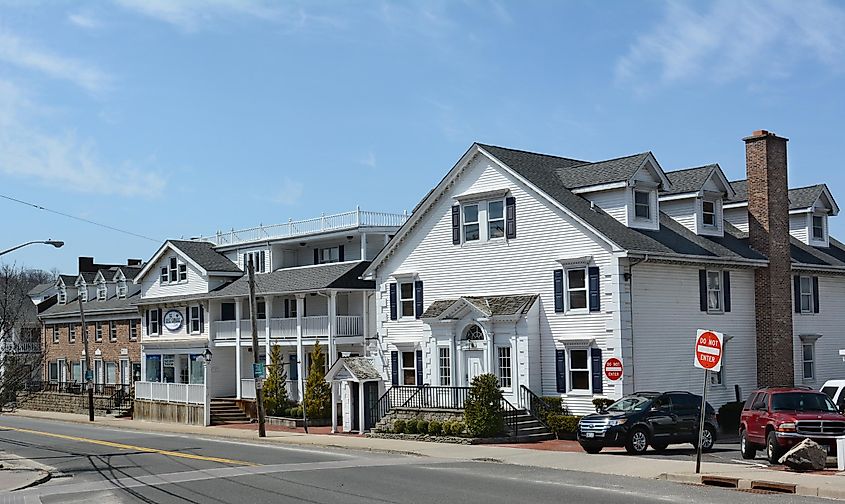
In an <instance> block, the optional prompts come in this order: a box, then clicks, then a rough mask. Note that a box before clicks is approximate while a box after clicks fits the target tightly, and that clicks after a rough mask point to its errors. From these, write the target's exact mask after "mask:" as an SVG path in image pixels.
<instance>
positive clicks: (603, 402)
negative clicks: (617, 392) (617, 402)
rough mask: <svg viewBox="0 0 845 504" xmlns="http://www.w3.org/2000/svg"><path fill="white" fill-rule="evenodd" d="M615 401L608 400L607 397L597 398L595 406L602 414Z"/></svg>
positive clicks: (594, 400)
mask: <svg viewBox="0 0 845 504" xmlns="http://www.w3.org/2000/svg"><path fill="white" fill-rule="evenodd" d="M613 402H614V401H613V399H607V398H605V397H597V398H595V399H593V406H595V408H596V411H597V412H601V411H604V410H606V409H607V407H608V406H610V405H611V404H613Z"/></svg>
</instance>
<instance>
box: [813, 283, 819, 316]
mask: <svg viewBox="0 0 845 504" xmlns="http://www.w3.org/2000/svg"><path fill="white" fill-rule="evenodd" d="M818 312H819V277H817V276H814V277H813V313H818Z"/></svg>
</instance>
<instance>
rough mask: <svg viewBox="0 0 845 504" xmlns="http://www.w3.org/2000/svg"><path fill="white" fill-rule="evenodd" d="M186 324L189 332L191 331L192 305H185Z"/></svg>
mask: <svg viewBox="0 0 845 504" xmlns="http://www.w3.org/2000/svg"><path fill="white" fill-rule="evenodd" d="M185 325H186V326H188V332H191V307H190V306H186V307H185Z"/></svg>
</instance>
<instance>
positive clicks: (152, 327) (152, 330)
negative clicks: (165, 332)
mask: <svg viewBox="0 0 845 504" xmlns="http://www.w3.org/2000/svg"><path fill="white" fill-rule="evenodd" d="M147 316H148V317H149V322H148V325H147V334H156V335H157V334H159V330H160V329H159V327H158V308H153V309H152V310H150V311H148V312H147Z"/></svg>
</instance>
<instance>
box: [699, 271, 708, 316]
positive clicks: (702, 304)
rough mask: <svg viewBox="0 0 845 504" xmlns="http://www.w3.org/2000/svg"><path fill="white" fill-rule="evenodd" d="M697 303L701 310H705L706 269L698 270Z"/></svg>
mask: <svg viewBox="0 0 845 504" xmlns="http://www.w3.org/2000/svg"><path fill="white" fill-rule="evenodd" d="M698 304H699V309H700V310H701V311H704V312H706V311H707V270H698Z"/></svg>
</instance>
